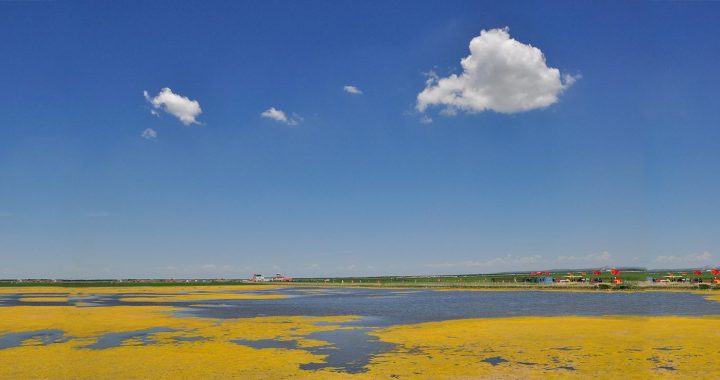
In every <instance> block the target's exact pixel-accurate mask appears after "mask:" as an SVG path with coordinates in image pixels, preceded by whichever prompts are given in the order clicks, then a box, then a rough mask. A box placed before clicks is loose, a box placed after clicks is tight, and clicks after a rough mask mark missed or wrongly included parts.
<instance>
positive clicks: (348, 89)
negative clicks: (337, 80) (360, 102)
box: [343, 85, 363, 95]
mask: <svg viewBox="0 0 720 380" xmlns="http://www.w3.org/2000/svg"><path fill="white" fill-rule="evenodd" d="M343 91H345V92H347V93H348V94H353V95H362V93H363V92H362V91H361V90H360V89H359V88H357V87H355V86H351V85H346V86H343Z"/></svg>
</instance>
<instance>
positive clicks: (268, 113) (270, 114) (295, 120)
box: [260, 107, 303, 125]
mask: <svg viewBox="0 0 720 380" xmlns="http://www.w3.org/2000/svg"><path fill="white" fill-rule="evenodd" d="M260 116H262V117H265V118H268V119H272V120H275V121H277V122H280V123H284V124H287V125H298V124H300V122H301V121H303V118H302V117H301V116H300V115H298V114H296V113H293V114H292V116H291V117H288V116H287V115H286V114H285V112H283V111H281V110H279V109H277V108H275V107H270V108H268V109H266V110H265V111H263V112H262V113H261V114H260Z"/></svg>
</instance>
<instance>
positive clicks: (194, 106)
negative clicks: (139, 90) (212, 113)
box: [143, 87, 202, 125]
mask: <svg viewBox="0 0 720 380" xmlns="http://www.w3.org/2000/svg"><path fill="white" fill-rule="evenodd" d="M143 96H145V100H147V101H148V102H150V104H152V106H153V107H155V108H157V109H161V110H163V111H165V112H167V113H169V114H170V115H173V116H175V117H177V118H178V119H180V122H181V123H183V124H184V125H190V124H200V123H199V122H198V121H197V117H198V116H199V115H200V114H201V113H202V109H201V108H200V103H199V102H198V101H197V100H190V99H189V98H187V97H185V96H182V95H178V94H175V93H173V92H172V90H171V89H169V88H167V87H165V88H163V89H162V90H160V92H159V93H158V94H157V96H155V97H151V96H150V95H149V94H148V92H147V91H143ZM152 111H154V110H151V111H150V112H151V113H152ZM154 115H157V111H156V112H155V113H154Z"/></svg>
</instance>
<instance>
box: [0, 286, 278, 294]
mask: <svg viewBox="0 0 720 380" xmlns="http://www.w3.org/2000/svg"><path fill="white" fill-rule="evenodd" d="M279 288H281V286H278V285H202V286H197V285H196V286H192V285H189V286H188V285H177V286H174V285H173V286H100V287H80V288H72V287H61V286H25V287H0V294H28V293H48V294H49V293H66V294H71V295H88V294H120V293H133V294H135V293H169V294H176V293H187V292H255V291H259V290H273V289H279Z"/></svg>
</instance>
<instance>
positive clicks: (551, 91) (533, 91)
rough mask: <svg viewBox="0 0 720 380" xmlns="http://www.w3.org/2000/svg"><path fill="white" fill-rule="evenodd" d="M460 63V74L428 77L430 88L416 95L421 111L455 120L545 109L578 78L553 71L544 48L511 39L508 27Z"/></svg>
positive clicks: (488, 33)
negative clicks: (437, 109)
mask: <svg viewBox="0 0 720 380" xmlns="http://www.w3.org/2000/svg"><path fill="white" fill-rule="evenodd" d="M460 63H461V65H462V68H463V72H462V74H460V75H457V74H452V75H450V76H448V77H445V78H440V77H438V76H437V74H435V73H434V72H431V73H429V74H428V80H427V81H426V83H425V84H426V87H425V89H424V90H423V91H422V92H420V93H419V94H418V95H417V105H416V108H417V110H418V111H420V112H425V110H426V109H427V108H428V107H430V106H443V107H444V109H443V113H444V114H445V115H454V114H456V113H457V112H458V111H465V112H469V113H475V112H482V111H488V110H490V111H495V112H501V113H515V112H523V111H529V110H533V109H538V108H545V107H547V106H549V105H551V104H553V103H555V102H557V101H558V96H559V95H560V94H561V93H562V92H563V91H564V90H565V89H567V88H568V87H569V86H570V85H572V84H573V83H574V82H575V81H576V80H577V79H578V78H579V76H572V75H568V74H565V75H562V76H561V74H560V70H558V69H556V68H552V67H548V66H547V64H546V62H545V55H544V54H543V52H542V51H540V49H538V48H536V47H533V46H531V45H528V44H524V43H522V42H519V41H517V40H515V39H513V38H511V37H510V33H509V29H508V28H503V29H490V30H483V31H481V32H480V35H479V36H477V37H475V38H473V39H472V40H471V41H470V55H468V56H467V57H465V58H463V59H462V60H461V61H460Z"/></svg>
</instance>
